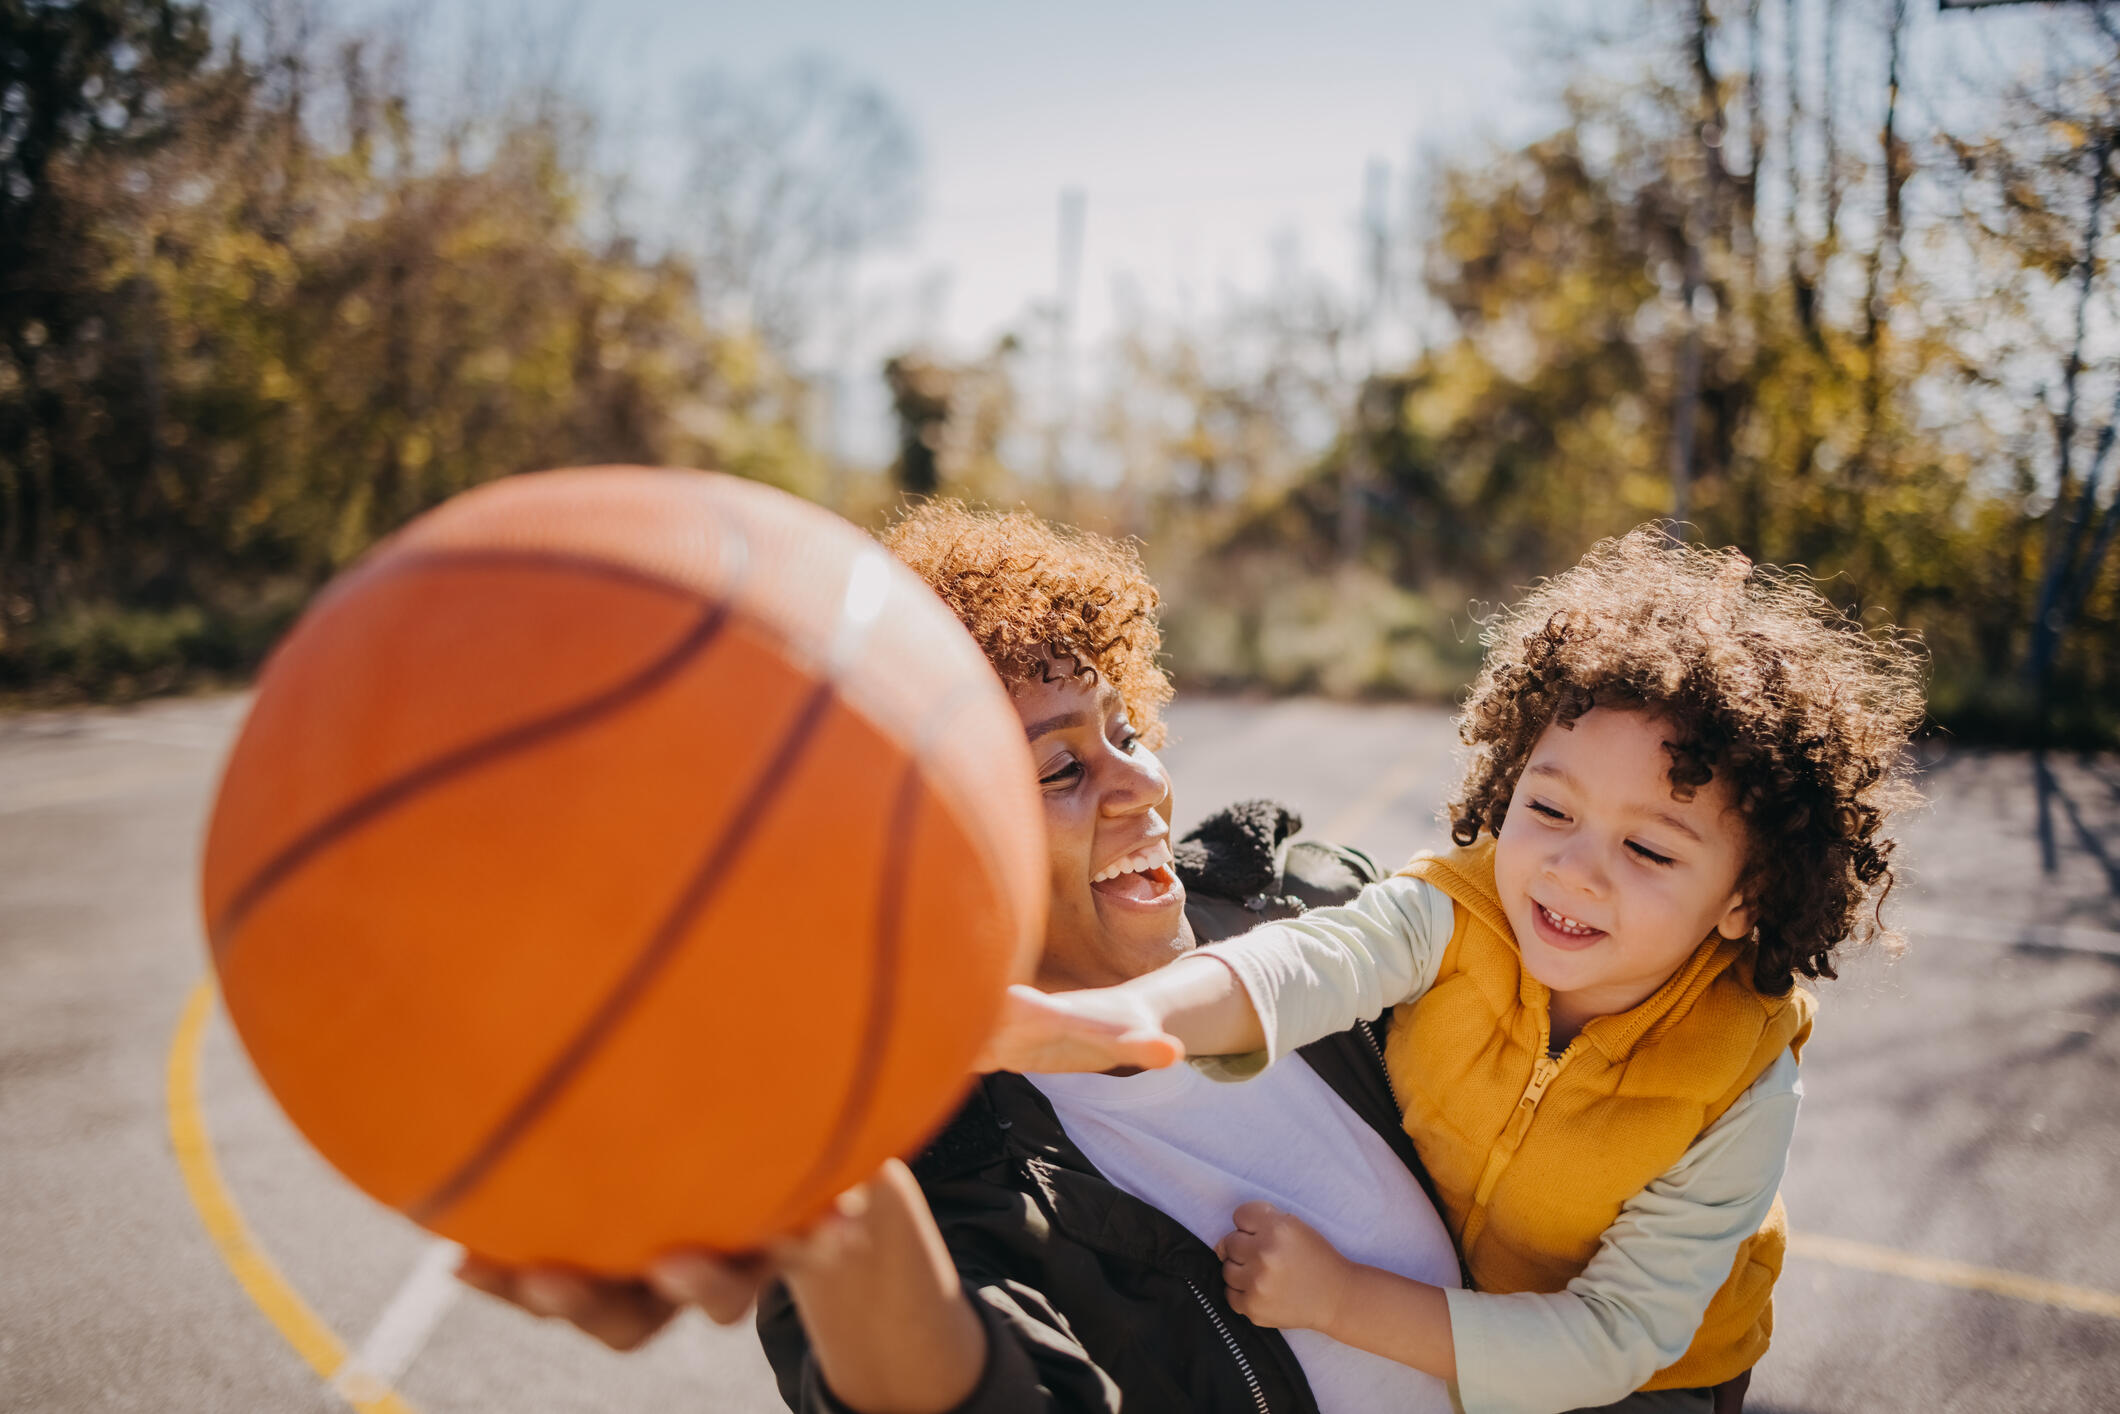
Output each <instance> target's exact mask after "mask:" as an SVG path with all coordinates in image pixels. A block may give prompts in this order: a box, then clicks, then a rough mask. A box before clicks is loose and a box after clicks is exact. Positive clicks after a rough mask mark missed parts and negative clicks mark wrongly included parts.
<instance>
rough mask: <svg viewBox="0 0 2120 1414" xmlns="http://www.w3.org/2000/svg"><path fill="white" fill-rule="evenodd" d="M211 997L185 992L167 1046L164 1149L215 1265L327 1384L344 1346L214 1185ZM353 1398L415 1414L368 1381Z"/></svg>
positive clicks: (379, 1412) (363, 1413)
mask: <svg viewBox="0 0 2120 1414" xmlns="http://www.w3.org/2000/svg"><path fill="white" fill-rule="evenodd" d="M213 997H214V992H213V984H212V983H211V982H201V983H199V985H198V986H196V987H194V988H193V989H192V992H191V995H190V996H189V997H187V998H186V999H185V1002H184V1013H183V1015H182V1016H181V1017H180V1018H179V1019H178V1021H177V1034H176V1037H175V1039H174V1040H173V1041H172V1042H171V1043H170V1048H169V1142H170V1147H171V1148H173V1149H175V1150H176V1155H177V1167H178V1168H179V1169H181V1170H182V1171H183V1173H184V1187H185V1189H186V1190H187V1191H188V1192H189V1193H190V1194H191V1205H192V1207H193V1208H195V1209H197V1210H198V1214H199V1221H200V1222H201V1223H202V1224H203V1225H204V1226H205V1228H206V1235H207V1236H208V1237H211V1238H212V1239H213V1245H214V1248H215V1250H217V1251H218V1252H219V1253H220V1254H221V1260H222V1261H223V1262H225V1263H226V1264H227V1265H228V1270H229V1271H230V1273H232V1274H233V1275H234V1277H235V1279H236V1282H237V1284H238V1285H240V1286H241V1287H242V1288H243V1290H244V1292H245V1293H246V1294H247V1295H248V1296H249V1297H250V1299H251V1301H252V1302H253V1303H254V1304H255V1305H256V1306H257V1308H258V1310H259V1311H261V1312H263V1313H264V1316H265V1319H266V1320H268V1321H270V1322H272V1324H273V1328H274V1329H276V1330H277V1331H279V1333H280V1335H281V1336H282V1337H284V1338H285V1340H286V1341H287V1343H288V1344H289V1345H291V1346H293V1347H294V1351H295V1354H297V1355H299V1356H301V1357H302V1359H303V1360H304V1361H305V1362H307V1363H308V1365H309V1368H310V1369H312V1370H314V1371H316V1373H317V1377H318V1378H319V1379H321V1380H323V1381H324V1382H325V1383H326V1384H327V1385H328V1384H330V1382H331V1380H332V1379H333V1377H334V1376H336V1375H337V1374H338V1373H339V1371H340V1369H341V1368H342V1367H343V1366H344V1365H345V1364H346V1345H345V1343H344V1342H343V1341H341V1340H340V1339H339V1338H338V1336H337V1335H335V1334H334V1333H333V1332H332V1329H331V1327H329V1326H327V1325H325V1324H324V1322H323V1320H322V1319H321V1318H320V1317H319V1316H318V1315H317V1313H316V1312H315V1311H312V1310H311V1309H310V1308H309V1303H308V1302H306V1301H304V1300H303V1299H302V1294H301V1293H300V1292H298V1291H296V1290H295V1289H294V1287H292V1286H291V1285H289V1284H288V1281H287V1278H285V1277H283V1276H281V1275H280V1272H279V1269H278V1268H277V1267H275V1266H273V1264H272V1259H271V1258H270V1257H267V1256H266V1255H265V1251H264V1249H263V1248H261V1247H260V1246H258V1243H257V1240H256V1239H255V1238H254V1237H252V1236H251V1233H250V1228H249V1226H248V1225H247V1224H245V1223H244V1221H243V1215H242V1213H241V1212H239V1211H238V1210H237V1208H236V1205H235V1200H234V1199H233V1198H232V1197H231V1196H230V1194H229V1192H228V1188H227V1185H225V1184H223V1183H222V1182H221V1169H220V1165H219V1164H217V1163H216V1162H215V1161H214V1156H213V1144H212V1141H211V1140H210V1139H209V1138H208V1137H207V1133H206V1114H205V1111H204V1110H203V1109H202V1108H201V1107H200V1104H199V1057H200V1054H201V1052H202V1051H203V1049H204V1044H203V1043H204V1041H205V1038H206V1023H207V1021H208V1019H209V1018H211V1017H212V1015H213ZM356 1393H357V1395H358V1397H352V1396H347V1402H348V1403H349V1404H351V1405H352V1406H353V1408H354V1409H355V1410H357V1411H359V1414H416V1411H415V1410H414V1409H413V1407H412V1406H411V1405H409V1404H407V1403H406V1402H405V1401H404V1400H403V1399H402V1398H400V1397H399V1396H398V1395H397V1393H396V1392H395V1391H393V1390H391V1389H390V1388H389V1387H388V1386H378V1385H375V1384H373V1383H370V1384H368V1385H367V1386H365V1387H362V1388H360V1389H359V1390H358V1391H357V1392H356ZM341 1394H342V1395H344V1394H345V1392H344V1391H341Z"/></svg>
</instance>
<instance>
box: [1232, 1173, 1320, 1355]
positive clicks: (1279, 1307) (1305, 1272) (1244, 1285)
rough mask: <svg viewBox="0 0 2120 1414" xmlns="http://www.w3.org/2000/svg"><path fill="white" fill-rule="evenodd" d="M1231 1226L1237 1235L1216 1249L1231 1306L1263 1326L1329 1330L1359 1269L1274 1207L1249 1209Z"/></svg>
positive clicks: (1234, 1216) (1260, 1205)
mask: <svg viewBox="0 0 2120 1414" xmlns="http://www.w3.org/2000/svg"><path fill="white" fill-rule="evenodd" d="M1231 1221H1233V1222H1235V1223H1236V1231H1234V1232H1232V1233H1230V1234H1229V1236H1227V1237H1225V1238H1223V1239H1222V1240H1221V1241H1220V1242H1218V1243H1216V1244H1215V1255H1216V1256H1218V1257H1220V1258H1221V1259H1222V1281H1223V1283H1224V1284H1225V1285H1227V1286H1228V1288H1229V1304H1230V1306H1231V1307H1232V1308H1234V1309H1235V1310H1236V1311H1237V1312H1238V1313H1239V1314H1240V1315H1243V1316H1246V1317H1248V1318H1249V1319H1250V1320H1251V1321H1252V1322H1253V1323H1255V1324H1257V1325H1262V1326H1278V1327H1282V1328H1287V1327H1291V1326H1294V1327H1301V1328H1303V1329H1306V1330H1314V1331H1322V1330H1327V1329H1329V1328H1330V1327H1331V1325H1332V1323H1333V1320H1334V1318H1335V1316H1337V1314H1338V1313H1339V1309H1340V1304H1341V1301H1342V1300H1343V1298H1344V1297H1345V1295H1346V1292H1347V1288H1348V1286H1349V1284H1350V1282H1351V1279H1352V1277H1353V1274H1354V1263H1352V1262H1350V1261H1348V1260H1347V1259H1346V1258H1345V1257H1342V1256H1341V1255H1340V1254H1339V1253H1338V1252H1337V1251H1336V1250H1334V1248H1333V1245H1332V1244H1331V1243H1330V1242H1327V1241H1326V1240H1325V1239H1324V1238H1322V1237H1320V1236H1318V1233H1317V1229H1315V1228H1313V1227H1312V1226H1311V1225H1310V1224H1309V1223H1306V1222H1304V1221H1303V1220H1302V1219H1301V1218H1297V1217H1291V1216H1290V1215H1289V1214H1287V1213H1284V1212H1282V1211H1281V1210H1280V1209H1279V1208H1276V1207H1275V1206H1274V1205H1273V1204H1271V1203H1258V1202H1253V1203H1246V1204H1245V1205H1244V1206H1243V1207H1241V1208H1238V1209H1237V1211H1236V1212H1235V1213H1234V1214H1232V1215H1231Z"/></svg>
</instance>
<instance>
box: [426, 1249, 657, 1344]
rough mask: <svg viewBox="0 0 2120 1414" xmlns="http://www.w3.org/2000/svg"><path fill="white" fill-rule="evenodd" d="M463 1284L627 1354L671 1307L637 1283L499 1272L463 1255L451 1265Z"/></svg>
mask: <svg viewBox="0 0 2120 1414" xmlns="http://www.w3.org/2000/svg"><path fill="white" fill-rule="evenodd" d="M456 1274H457V1277H458V1279H459V1280H461V1281H462V1282H464V1284H465V1285H467V1286H471V1287H474V1288H476V1289H477V1290H479V1291H483V1292H485V1293H486V1294H487V1295H488V1296H495V1297H498V1298H500V1299H501V1300H503V1301H505V1302H507V1303H508V1304H509V1305H511V1306H516V1307H520V1308H521V1309H523V1310H525V1311H528V1312H529V1313H530V1314H531V1315H533V1316H544V1317H548V1318H551V1319H555V1320H562V1321H565V1322H567V1323H568V1324H570V1325H572V1326H574V1327H576V1328H577V1329H579V1330H581V1331H583V1332H585V1333H586V1334H588V1335H591V1336H594V1337H595V1338H596V1339H598V1340H600V1341H602V1342H603V1343H604V1344H605V1345H608V1346H610V1347H611V1348H612V1349H613V1350H633V1349H635V1348H637V1347H639V1346H640V1345H642V1344H644V1343H645V1342H646V1341H647V1339H648V1338H649V1337H650V1336H652V1335H654V1334H655V1333H656V1332H657V1331H659V1330H661V1329H662V1328H663V1327H664V1326H666V1325H668V1324H669V1323H670V1317H672V1316H673V1315H675V1314H677V1306H676V1304H675V1303H673V1302H671V1301H668V1300H665V1299H664V1298H663V1297H661V1296H659V1295H658V1294H656V1293H655V1292H653V1291H651V1290H649V1289H648V1287H647V1286H646V1285H645V1284H644V1283H641V1282H637V1281H621V1280H615V1279H612V1278H608V1277H596V1276H590V1275H588V1274H586V1273H583V1272H575V1271H568V1270H566V1269H565V1268H561V1267H530V1268H521V1269H518V1268H513V1267H504V1266H501V1265H500V1264H499V1263H496V1262H489V1261H487V1260H485V1259H484V1258H481V1257H469V1256H467V1257H466V1258H464V1260H463V1261H462V1262H461V1263H459V1264H458V1266H457V1272H456Z"/></svg>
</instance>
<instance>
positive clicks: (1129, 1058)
mask: <svg viewBox="0 0 2120 1414" xmlns="http://www.w3.org/2000/svg"><path fill="white" fill-rule="evenodd" d="M1184 1058H1185V1047H1184V1046H1183V1045H1181V1044H1180V1043H1179V1041H1178V1039H1177V1038H1176V1037H1175V1036H1172V1035H1170V1034H1169V1033H1167V1032H1166V1031H1165V1030H1164V1029H1163V1019H1162V1018H1161V1017H1160V1016H1158V1015H1156V1014H1155V1011H1154V1009H1153V1008H1152V1007H1150V1006H1149V1005H1148V1003H1147V1002H1145V1001H1144V1000H1143V999H1142V998H1140V997H1139V996H1138V995H1136V994H1135V993H1133V992H1131V991H1128V990H1127V989H1126V988H1124V987H1099V988H1093V989H1091V990H1089V991H1083V992H1041V991H1039V990H1038V989H1037V988H1035V987H1011V988H1009V989H1008V1001H1007V1002H1006V1004H1005V1005H1004V1006H1003V1008H1002V1012H1001V1028H1000V1030H998V1031H996V1032H995V1033H994V1036H993V1039H992V1040H990V1041H988V1042H987V1044H986V1049H985V1050H984V1051H982V1052H981V1053H980V1055H979V1059H978V1061H977V1063H976V1066H975V1068H976V1069H978V1070H1013V1071H1016V1072H1018V1073H1031V1074H1036V1073H1046V1074H1052V1073H1056V1072H1066V1071H1105V1070H1119V1069H1122V1068H1124V1067H1129V1066H1131V1067H1134V1068H1137V1069H1140V1070H1159V1069H1161V1068H1162V1067H1164V1066H1167V1065H1175V1064H1176V1063H1177V1062H1179V1061H1181V1060H1183V1059H1184Z"/></svg>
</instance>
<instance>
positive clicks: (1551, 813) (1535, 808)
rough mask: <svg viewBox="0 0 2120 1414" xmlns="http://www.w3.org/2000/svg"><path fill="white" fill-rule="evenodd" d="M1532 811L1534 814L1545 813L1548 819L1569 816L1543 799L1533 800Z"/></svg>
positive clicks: (1560, 818) (1561, 818)
mask: <svg viewBox="0 0 2120 1414" xmlns="http://www.w3.org/2000/svg"><path fill="white" fill-rule="evenodd" d="M1531 813H1532V814H1534V815H1543V816H1545V817H1546V818H1547V819H1548V820H1565V819H1567V818H1568V817H1567V816H1565V815H1563V814H1561V812H1560V811H1558V810H1555V809H1554V808H1553V807H1552V806H1550V805H1548V804H1546V802H1545V801H1543V800H1534V801H1532V802H1531Z"/></svg>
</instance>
